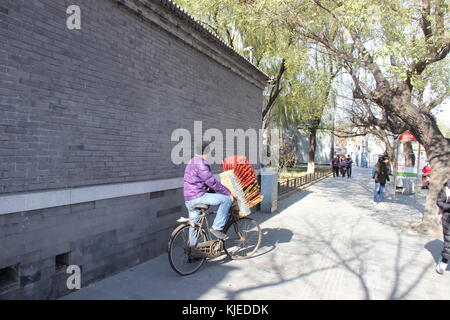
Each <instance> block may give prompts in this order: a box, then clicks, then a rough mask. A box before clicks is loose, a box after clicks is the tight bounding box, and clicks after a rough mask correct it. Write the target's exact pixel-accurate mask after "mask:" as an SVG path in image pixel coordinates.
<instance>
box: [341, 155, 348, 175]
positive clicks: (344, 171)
mask: <svg viewBox="0 0 450 320" xmlns="http://www.w3.org/2000/svg"><path fill="white" fill-rule="evenodd" d="M339 168H340V169H341V175H342V178H345V173H346V172H347V161H345V157H344V156H342V157H341V159H340V160H339Z"/></svg>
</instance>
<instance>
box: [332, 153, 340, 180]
mask: <svg viewBox="0 0 450 320" xmlns="http://www.w3.org/2000/svg"><path fill="white" fill-rule="evenodd" d="M331 166H332V168H333V177H339V157H338V156H337V155H334V157H333V160H331Z"/></svg>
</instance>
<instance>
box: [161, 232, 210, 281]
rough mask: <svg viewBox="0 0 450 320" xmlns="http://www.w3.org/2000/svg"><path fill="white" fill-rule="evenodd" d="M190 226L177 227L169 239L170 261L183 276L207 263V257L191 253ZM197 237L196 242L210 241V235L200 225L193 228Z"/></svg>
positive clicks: (174, 268)
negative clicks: (197, 256) (198, 256)
mask: <svg viewBox="0 0 450 320" xmlns="http://www.w3.org/2000/svg"><path fill="white" fill-rule="evenodd" d="M189 230H190V227H189V226H187V225H181V226H179V227H178V228H176V229H175V230H174V231H173V233H172V235H171V237H170V240H169V245H168V254H169V262H170V266H171V267H172V269H173V270H174V271H175V272H176V273H178V274H179V275H182V276H187V275H189V274H192V273H194V272H196V271H197V270H198V269H200V268H201V266H202V265H203V264H204V263H205V260H206V259H205V258H195V257H193V256H191V255H190V246H191V241H190V240H189V239H190V235H189ZM193 232H194V233H193V234H191V236H194V237H195V238H196V242H195V241H194V242H195V243H200V242H206V241H208V236H207V235H206V233H205V231H204V230H203V229H199V228H198V227H196V228H194V229H193Z"/></svg>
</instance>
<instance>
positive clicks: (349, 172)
mask: <svg viewBox="0 0 450 320" xmlns="http://www.w3.org/2000/svg"><path fill="white" fill-rule="evenodd" d="M345 161H346V164H347V178H350V177H351V176H352V164H353V159H352V158H351V157H350V155H349V154H348V155H347V158H346V159H345Z"/></svg>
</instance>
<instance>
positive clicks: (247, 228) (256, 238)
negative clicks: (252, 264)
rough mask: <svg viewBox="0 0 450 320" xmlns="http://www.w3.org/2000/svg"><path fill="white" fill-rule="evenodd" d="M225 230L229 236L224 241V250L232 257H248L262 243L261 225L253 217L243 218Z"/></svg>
mask: <svg viewBox="0 0 450 320" xmlns="http://www.w3.org/2000/svg"><path fill="white" fill-rule="evenodd" d="M224 231H225V233H226V234H227V236H228V237H229V238H228V239H227V240H225V241H224V250H225V252H226V253H227V255H228V256H229V257H230V258H231V259H234V260H242V259H248V258H250V257H252V256H253V255H254V254H255V253H256V251H257V250H258V248H259V246H260V244H261V238H262V232H261V227H260V226H259V224H258V222H256V221H255V220H253V219H251V218H247V217H245V218H241V219H239V220H237V221H235V222H234V223H233V224H231V225H230V226H229V227H228V228H227V229H226V230H224Z"/></svg>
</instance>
